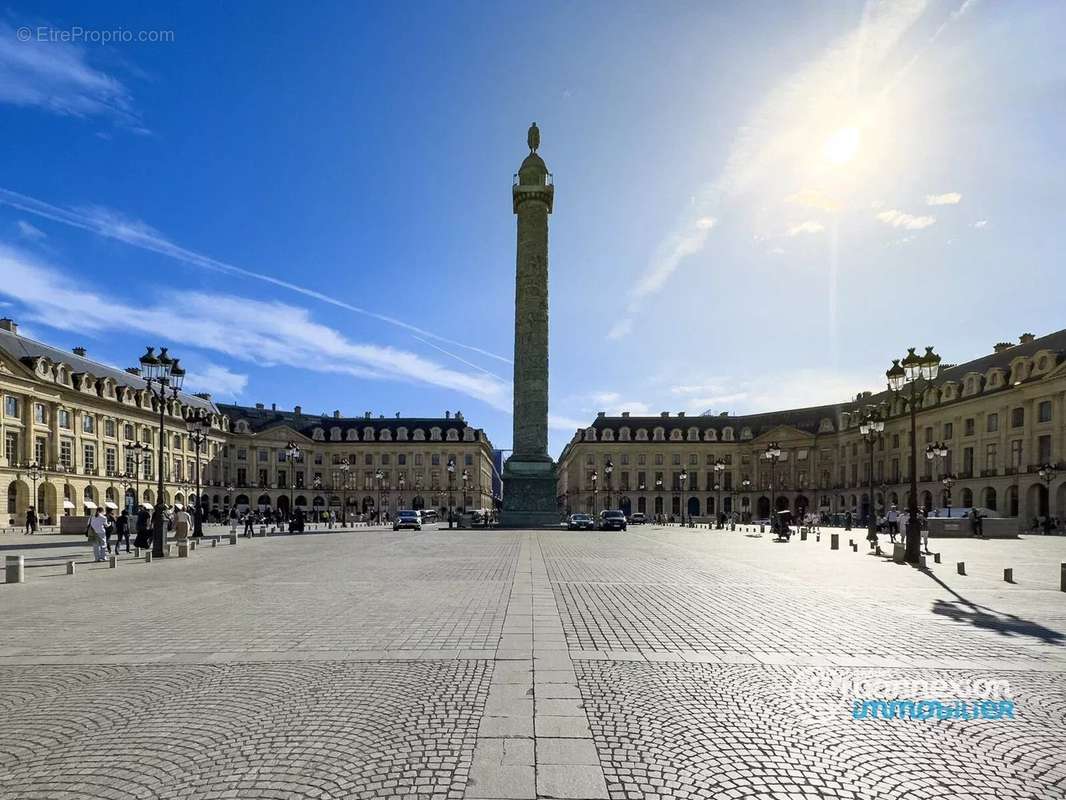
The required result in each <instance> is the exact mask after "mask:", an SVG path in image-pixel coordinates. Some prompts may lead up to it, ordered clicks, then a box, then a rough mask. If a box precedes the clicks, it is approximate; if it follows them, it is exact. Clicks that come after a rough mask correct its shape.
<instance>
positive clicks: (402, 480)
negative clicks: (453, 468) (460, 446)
mask: <svg viewBox="0 0 1066 800" xmlns="http://www.w3.org/2000/svg"><path fill="white" fill-rule="evenodd" d="M463 481H464V482H465V481H466V470H464V471H463ZM397 483H398V484H399V486H400V499H399V500H398V501H397V505H396V510H397V511H398V510H400V509H401V508H403V487H404V486H405V485H407V480H406V479H405V478H404V476H403V475H401V476H400V479H399V480H398V481H397ZM464 494H465V492H464Z"/></svg>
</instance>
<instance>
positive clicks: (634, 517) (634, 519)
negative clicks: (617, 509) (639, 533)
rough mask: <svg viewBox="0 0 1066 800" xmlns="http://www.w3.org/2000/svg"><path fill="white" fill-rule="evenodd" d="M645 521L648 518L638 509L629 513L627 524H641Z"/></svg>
mask: <svg viewBox="0 0 1066 800" xmlns="http://www.w3.org/2000/svg"><path fill="white" fill-rule="evenodd" d="M647 521H648V518H647V517H645V516H644V514H643V513H641V512H640V511H638V512H637V513H635V514H630V515H629V524H630V525H643V524H645V523H646V522H647Z"/></svg>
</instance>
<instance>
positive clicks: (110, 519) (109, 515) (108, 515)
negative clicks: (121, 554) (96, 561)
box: [104, 508, 118, 553]
mask: <svg viewBox="0 0 1066 800" xmlns="http://www.w3.org/2000/svg"><path fill="white" fill-rule="evenodd" d="M104 520H105V521H106V523H107V542H106V544H107V552H109V553H110V552H111V534H112V533H114V532H115V514H114V512H113V511H112V510H111V509H110V508H109V509H107V511H105V512H104ZM115 552H116V553H117V552H118V544H117V543H116V544H115Z"/></svg>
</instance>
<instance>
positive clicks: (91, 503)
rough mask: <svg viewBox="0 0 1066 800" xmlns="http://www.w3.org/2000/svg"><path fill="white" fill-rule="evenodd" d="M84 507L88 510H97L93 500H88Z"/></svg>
mask: <svg viewBox="0 0 1066 800" xmlns="http://www.w3.org/2000/svg"><path fill="white" fill-rule="evenodd" d="M83 505H84V506H85V507H86V508H96V503H94V502H93V501H92V500H86V501H85V503H84V504H83Z"/></svg>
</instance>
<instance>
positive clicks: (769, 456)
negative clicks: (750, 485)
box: [762, 442, 781, 533]
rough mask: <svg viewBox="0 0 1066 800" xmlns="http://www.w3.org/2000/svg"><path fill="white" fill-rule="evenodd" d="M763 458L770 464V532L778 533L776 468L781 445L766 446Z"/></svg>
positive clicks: (770, 444)
mask: <svg viewBox="0 0 1066 800" xmlns="http://www.w3.org/2000/svg"><path fill="white" fill-rule="evenodd" d="M762 457H763V458H765V459H766V460H767V461H769V462H770V532H771V533H774V532H776V527H775V526H776V524H777V494H776V491H775V489H774V468H775V467H776V466H777V462H778V459H780V458H781V445H780V444H779V443H777V442H770V443H769V444H768V445H766V449H765V450H764V451H763V454H762Z"/></svg>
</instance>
